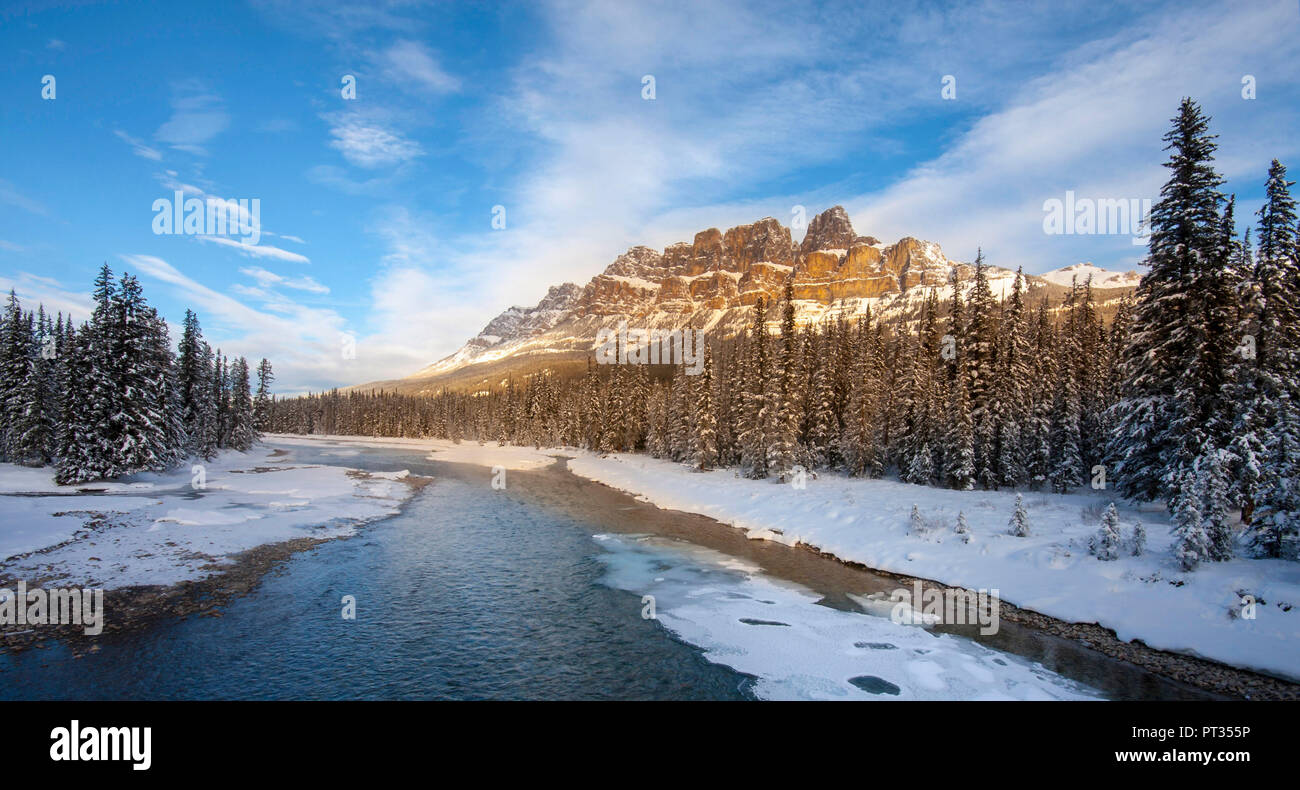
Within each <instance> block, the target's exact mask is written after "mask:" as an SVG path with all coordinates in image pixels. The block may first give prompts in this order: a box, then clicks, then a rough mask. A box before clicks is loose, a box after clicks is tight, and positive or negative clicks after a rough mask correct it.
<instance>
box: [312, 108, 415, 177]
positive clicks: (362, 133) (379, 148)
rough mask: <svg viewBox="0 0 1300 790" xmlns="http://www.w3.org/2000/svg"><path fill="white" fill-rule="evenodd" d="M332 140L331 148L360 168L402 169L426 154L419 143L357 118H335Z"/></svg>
mask: <svg viewBox="0 0 1300 790" xmlns="http://www.w3.org/2000/svg"><path fill="white" fill-rule="evenodd" d="M330 136H331V137H333V138H334V139H333V140H331V141H330V147H331V148H334V149H335V150H337V151H339V152H340V153H342V154H343V158H344V159H346V160H348V162H350V163H352V164H354V165H356V166H357V167H365V168H377V167H388V166H392V165H398V164H402V163H403V162H406V161H408V160H411V159H414V158H416V157H418V156H420V155H421V154H422V153H423V151H422V150H421V148H420V145H419V143H416V142H415V141H413V140H408V139H406V138H405V137H402V136H401V135H399V134H397V133H395V132H391V131H389V130H388V129H386V128H384V127H383V126H381V125H379V124H378V123H375V122H372V121H367V120H364V119H362V118H361V117H360V116H358V115H355V114H346V115H345V114H336V115H335V116H333V126H332V127H331V128H330Z"/></svg>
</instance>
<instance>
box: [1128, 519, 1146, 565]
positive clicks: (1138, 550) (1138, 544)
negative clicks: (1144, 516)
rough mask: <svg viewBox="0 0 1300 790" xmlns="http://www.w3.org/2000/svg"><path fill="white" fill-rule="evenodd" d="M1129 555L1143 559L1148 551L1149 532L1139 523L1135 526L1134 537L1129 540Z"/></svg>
mask: <svg viewBox="0 0 1300 790" xmlns="http://www.w3.org/2000/svg"><path fill="white" fill-rule="evenodd" d="M1128 545H1129V553H1130V554H1132V555H1133V556H1134V557H1141V556H1142V555H1143V554H1145V553H1146V550H1147V531H1146V527H1143V526H1142V522H1141V521H1139V522H1137V523H1136V524H1134V525H1133V536H1132V537H1131V538H1130V539H1129V544H1128Z"/></svg>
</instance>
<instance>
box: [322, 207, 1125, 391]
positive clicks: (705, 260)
mask: <svg viewBox="0 0 1300 790" xmlns="http://www.w3.org/2000/svg"><path fill="white" fill-rule="evenodd" d="M973 271H974V267H973V265H971V264H969V263H966V262H962V261H956V260H953V259H951V258H948V257H947V255H945V254H944V253H943V250H942V248H940V246H939V245H938V244H937V243H935V242H931V241H924V240H921V239H917V238H914V237H911V236H905V237H903V238H901V239H899V240H898V241H897V242H895V243H894V244H890V245H885V244H883V243H882V242H881V241H880V240H879V239H877V238H875V237H873V236H861V235H858V234H857V232H856V231H855V230H854V228H853V224H852V222H851V221H850V220H849V217H848V213H847V212H846V211H845V210H844V208H843V207H842V206H833V207H831V208H829V209H827V210H826V211H823V212H822V213H820V214H818V215H816V216H815V217H814V218H813V219H812V220H811V221H810V222H809V224H808V229H807V232H806V233H805V235H804V238H803V239H802V240H801V241H800V242H798V243H796V242H794V240H793V238H792V236H791V233H790V229H789V228H787V227H785V226H783V225H782V224H781V223H780V222H779V221H777V220H776V219H774V218H772V217H764V218H762V219H759V220H757V221H755V222H753V223H749V224H746V225H738V226H735V227H732V228H729V229H728V230H726V231H721V230H719V229H718V228H708V229H705V230H702V231H700V232H698V233H696V234H695V236H694V238H693V239H692V241H690V242H685V241H682V242H677V243H674V244H670V245H668V246H667V247H665V248H664V249H663V250H662V251H660V250H655V249H653V248H651V247H647V246H644V245H637V246H634V247H632V248H630V249H629V250H627V251H626V252H624V253H623V254H621V255H619V256H618V257H617V258H615V259H614V261H613V262H612V263H610V264H609V265H608V266H606V267H605V269H604V270H603V271H601V272H600V273H599V274H597V275H595V276H593V277H592V278H591V280H589V281H588V282H587V284H586V285H584V286H579V285H577V284H576V283H563V284H560V285H555V286H551V287H550V289H549V290H548V291H547V294H546V296H545V297H543V298H542V300H541V301H540V302H539V303H538V304H537V305H536V306H534V307H526V306H514V307H511V308H509V309H507V310H505V311H503V312H502V313H501V314H499V315H497V316H496V317H495V318H493V319H492V320H491V321H490V322H488V324H487V325H486V326H485V327H484V328H483V330H482V331H481V332H479V333H478V334H477V335H475V336H474V337H473V338H470V339H469V340H468V341H467V342H466V343H465V344H464V345H462V346H461V347H460V348H459V349H457V350H456V351H455V352H453V353H452V354H449V355H447V356H446V357H443V358H442V359H440V360H437V361H435V362H433V363H432V364H430V365H427V366H425V367H424V368H421V369H420V370H418V371H416V372H415V373H413V374H411V375H409V376H407V377H405V378H402V379H395V380H391V381H382V382H371V383H368V384H361V385H356V386H353V387H348V388H347V389H349V390H364V389H396V390H399V391H406V392H423V393H432V392H436V391H437V390H439V389H441V388H443V387H450V388H464V387H469V388H478V387H488V388H490V387H491V386H493V385H494V384H497V383H499V381H500V379H498V378H497V377H498V376H503V377H508V376H510V375H513V374H514V373H516V372H518V371H520V370H524V369H537V368H540V367H555V368H558V369H564V368H567V369H580V368H581V367H583V366H584V365H585V358H586V354H587V353H588V352H589V351H590V350H591V348H592V345H593V343H594V341H595V338H596V334H597V332H599V331H600V330H601V329H608V328H613V327H615V326H617V325H618V324H619V323H621V322H623V321H626V322H627V323H628V324H629V325H630V326H633V327H636V328H650V329H674V328H687V327H691V328H695V329H700V330H704V331H721V332H723V333H724V334H727V335H729V334H732V333H734V332H736V331H739V330H741V329H743V327H744V326H746V325H747V323H748V320H749V314H750V308H751V307H752V305H753V304H754V303H755V302H756V301H758V299H760V298H763V299H765V300H771V299H774V298H779V297H780V295H781V294H782V292H783V290H784V287H785V284H786V281H787V280H789V281H790V283H791V286H792V290H793V294H794V300H795V307H796V320H797V321H798V322H800V323H806V322H810V321H818V320H821V319H823V318H826V317H831V316H835V315H840V314H843V315H846V316H849V317H854V316H858V315H861V314H863V313H864V312H866V311H867V310H868V309H870V310H872V311H874V312H876V313H879V314H882V315H891V314H892V315H897V314H905V313H906V312H907V311H909V310H911V309H914V308H915V307H916V306H917V305H919V303H920V300H921V299H922V298H923V297H924V293H925V291H926V290H928V289H930V288H936V287H940V288H946V287H947V286H948V285H949V283H950V282H951V279H952V278H954V277H955V278H956V280H957V282H958V283H962V284H964V287H968V286H969V280H970V277H971V274H972V273H973ZM988 271H989V281H990V287H991V288H992V289H993V291H994V293H995V295H997V296H998V297H999V298H1001V297H1003V296H1005V295H1006V294H1007V293H1008V292H1009V291H1010V288H1011V283H1012V281H1013V279H1014V277H1015V273H1014V272H1013V271H1011V270H1009V269H1005V268H1002V267H997V266H990V267H989V270H988ZM1072 273H1073V274H1079V273H1084V274H1092V275H1093V276H1094V277H1096V276H1097V273H1103V274H1104V275H1106V277H1104V278H1102V282H1103V283H1115V285H1114V286H1110V285H1106V284H1101V285H1099V284H1097V283H1094V289H1095V290H1103V291H1104V297H1105V299H1112V298H1118V296H1119V295H1122V293H1126V292H1128V291H1130V290H1131V289H1132V287H1133V286H1135V285H1136V284H1137V273H1136V272H1129V273H1124V274H1119V273H1114V272H1107V271H1106V270H1104V269H1100V268H1098V267H1095V266H1092V265H1091V264H1090V263H1080V264H1074V265H1071V266H1066V267H1062V268H1061V269H1057V270H1053V271H1052V272H1048V273H1046V274H1045V275H1025V282H1026V287H1027V289H1028V290H1029V291H1030V292H1034V291H1043V290H1044V289H1046V292H1047V293H1051V294H1055V293H1056V292H1058V291H1059V292H1063V291H1064V290H1065V289H1066V288H1068V282H1069V280H1068V279H1067V277H1068V275H1070V274H1072ZM1082 279H1083V278H1080V280H1081V281H1082ZM773 326H774V327H775V322H774V323H773ZM480 374H481V375H480Z"/></svg>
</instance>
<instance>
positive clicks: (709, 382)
mask: <svg viewBox="0 0 1300 790" xmlns="http://www.w3.org/2000/svg"><path fill="white" fill-rule="evenodd" d="M698 353H702V354H704V369H703V370H702V371H700V375H698V376H696V377H695V378H697V379H698V381H696V382H695V384H694V389H695V420H694V428H695V442H694V447H695V457H694V458H692V459H691V460H692V462H693V463H694V464H695V468H696V469H698V470H700V471H701V472H707V471H708V470H710V469H712V468H713V467H714V466H716V465H717V462H718V424H717V416H716V414H715V411H714V408H713V355H712V354H710V353H709V350H708V348H707V347H705V348H702V349H700V350H699V352H698Z"/></svg>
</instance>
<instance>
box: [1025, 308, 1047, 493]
mask: <svg viewBox="0 0 1300 790" xmlns="http://www.w3.org/2000/svg"><path fill="white" fill-rule="evenodd" d="M1055 346H1056V333H1055V331H1054V329H1053V327H1052V323H1051V320H1050V319H1049V317H1048V314H1047V300H1046V299H1045V298H1044V299H1043V300H1042V301H1041V302H1039V305H1038V311H1037V314H1036V317H1035V319H1034V322H1033V364H1032V370H1033V383H1032V385H1031V387H1030V390H1029V391H1030V405H1029V418H1028V422H1027V424H1026V426H1025V428H1024V429H1023V430H1022V431H1021V447H1022V450H1021V451H1022V453H1023V454H1024V457H1025V476H1026V478H1028V483H1029V487H1030V488H1031V489H1033V490H1035V491H1037V490H1038V489H1040V488H1041V487H1042V486H1043V485H1044V484H1046V483H1047V482H1048V477H1049V475H1050V474H1051V472H1052V445H1051V432H1052V406H1053V404H1054V402H1055V398H1054V395H1053V383H1054V382H1055V381H1056V359H1055V358H1056V354H1055Z"/></svg>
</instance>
